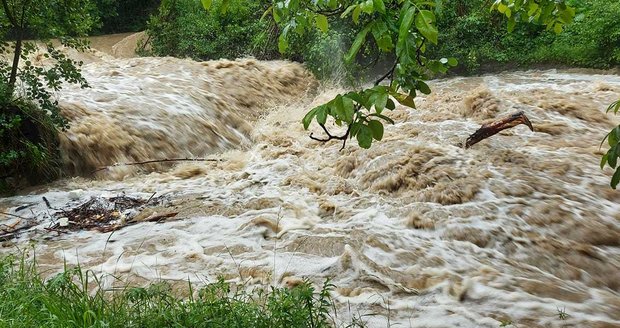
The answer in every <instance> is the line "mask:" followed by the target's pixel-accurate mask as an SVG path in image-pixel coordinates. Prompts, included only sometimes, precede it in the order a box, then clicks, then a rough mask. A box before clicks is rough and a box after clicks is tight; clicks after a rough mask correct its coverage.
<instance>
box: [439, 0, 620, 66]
mask: <svg viewBox="0 0 620 328" xmlns="http://www.w3.org/2000/svg"><path fill="white" fill-rule="evenodd" d="M569 4H570V5H572V6H574V7H576V11H577V15H576V17H575V20H574V22H572V23H571V24H567V25H566V26H564V31H563V32H562V33H560V34H556V33H555V31H553V30H548V29H546V28H545V27H544V26H537V25H533V24H517V25H516V26H515V27H514V31H512V32H509V31H508V29H507V28H506V21H505V20H504V19H503V18H502V17H501V14H499V13H498V12H495V11H494V12H489V10H488V3H487V1H484V0H466V1H457V0H448V1H445V2H443V4H442V6H441V7H440V8H439V9H438V11H439V13H438V22H437V24H438V26H439V30H440V31H441V34H440V41H441V42H440V45H439V47H438V48H436V49H434V50H433V53H435V54H436V55H437V56H440V55H443V56H446V55H450V56H454V57H456V58H457V59H459V62H460V63H461V64H462V66H461V69H464V70H465V71H468V72H471V73H477V72H479V71H480V70H483V71H485V70H493V69H495V68H496V67H497V66H498V65H499V67H506V66H510V65H520V66H529V65H539V64H550V65H569V66H580V67H592V68H608V67H610V66H614V65H618V64H620V48H619V47H618V44H620V24H618V17H620V3H617V2H609V1H604V0H574V1H569Z"/></svg>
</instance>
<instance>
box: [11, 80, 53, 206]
mask: <svg viewBox="0 0 620 328" xmlns="http://www.w3.org/2000/svg"><path fill="white" fill-rule="evenodd" d="M2 94H3V95H6V93H5V92H4V93H2ZM58 154H59V152H58V134H57V130H56V124H55V123H54V121H53V120H52V118H51V116H50V115H48V114H47V113H46V112H44V111H43V110H41V109H40V108H39V107H38V106H36V105H35V104H33V103H30V102H28V101H25V100H13V101H11V100H10V98H8V97H6V96H2V98H1V99H0V172H2V173H1V174H0V194H2V193H8V192H10V191H12V190H15V189H17V188H18V187H20V186H21V185H23V183H24V182H28V183H29V184H40V183H42V182H45V181H49V180H50V179H52V178H55V177H57V176H58V175H59V174H60V158H59V155H58Z"/></svg>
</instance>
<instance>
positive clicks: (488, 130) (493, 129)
mask: <svg viewBox="0 0 620 328" xmlns="http://www.w3.org/2000/svg"><path fill="white" fill-rule="evenodd" d="M520 124H525V125H527V127H529V128H530V130H532V132H534V127H533V126H532V123H531V122H530V120H529V119H528V118H527V116H525V113H523V112H518V113H514V114H512V115H510V116H508V117H505V118H502V119H499V120H497V121H493V122H489V123H486V124H483V125H482V126H481V127H480V129H478V130H477V131H476V132H474V133H473V134H472V135H471V136H469V138H467V141H465V145H464V146H465V148H469V147H471V146H473V145H475V144H477V143H479V142H480V141H482V140H484V139H487V138H490V137H492V136H494V135H496V134H498V133H500V132H501V131H503V130H506V129H510V128H514V127H515V126H517V125H520Z"/></svg>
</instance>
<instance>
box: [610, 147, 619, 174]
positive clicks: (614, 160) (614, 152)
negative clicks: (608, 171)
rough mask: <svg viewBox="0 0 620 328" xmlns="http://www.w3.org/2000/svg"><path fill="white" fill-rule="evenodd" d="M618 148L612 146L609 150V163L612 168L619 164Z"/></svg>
mask: <svg viewBox="0 0 620 328" xmlns="http://www.w3.org/2000/svg"><path fill="white" fill-rule="evenodd" d="M618 148H619V147H618V146H615V147H611V149H609V151H608V152H607V163H609V166H611V168H612V169H615V168H616V165H617V164H618Z"/></svg>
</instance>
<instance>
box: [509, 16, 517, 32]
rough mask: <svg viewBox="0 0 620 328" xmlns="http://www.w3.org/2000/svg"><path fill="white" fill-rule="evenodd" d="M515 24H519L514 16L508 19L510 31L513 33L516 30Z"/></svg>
mask: <svg viewBox="0 0 620 328" xmlns="http://www.w3.org/2000/svg"><path fill="white" fill-rule="evenodd" d="M515 26H517V21H516V20H515V18H514V17H511V18H510V19H509V20H508V33H512V32H513V31H514V30H515Z"/></svg>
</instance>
